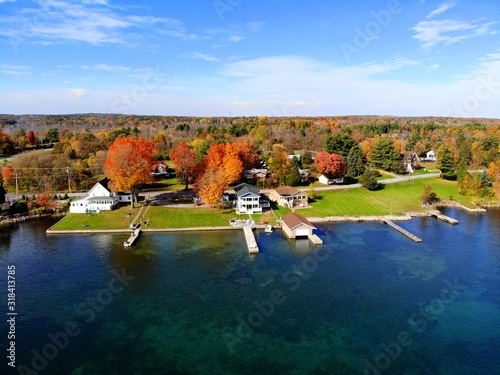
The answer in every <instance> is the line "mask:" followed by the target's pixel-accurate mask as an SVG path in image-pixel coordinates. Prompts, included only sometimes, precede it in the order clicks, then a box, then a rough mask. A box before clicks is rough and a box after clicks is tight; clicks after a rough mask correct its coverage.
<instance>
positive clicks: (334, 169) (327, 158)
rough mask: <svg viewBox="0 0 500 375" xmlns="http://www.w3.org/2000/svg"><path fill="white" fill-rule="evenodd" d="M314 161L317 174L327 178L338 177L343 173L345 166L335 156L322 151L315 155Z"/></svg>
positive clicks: (337, 156)
mask: <svg viewBox="0 0 500 375" xmlns="http://www.w3.org/2000/svg"><path fill="white" fill-rule="evenodd" d="M314 161H315V163H316V168H317V169H318V172H320V173H322V174H324V175H325V176H326V177H328V178H335V177H340V176H343V175H344V173H345V165H344V163H342V159H341V158H340V156H339V155H337V154H329V153H328V152H326V151H322V152H320V153H319V154H318V155H316V157H315V158H314Z"/></svg>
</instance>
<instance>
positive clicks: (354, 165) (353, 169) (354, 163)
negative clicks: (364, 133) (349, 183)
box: [345, 144, 365, 177]
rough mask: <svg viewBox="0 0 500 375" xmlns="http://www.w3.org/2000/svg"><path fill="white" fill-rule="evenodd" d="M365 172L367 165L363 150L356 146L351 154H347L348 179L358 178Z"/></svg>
mask: <svg viewBox="0 0 500 375" xmlns="http://www.w3.org/2000/svg"><path fill="white" fill-rule="evenodd" d="M364 171H365V165H364V163H363V152H362V151H361V148H360V147H359V146H358V145H357V144H356V145H355V146H354V147H353V148H351V151H349V154H347V160H346V173H345V175H346V177H358V176H360V175H361V174H363V172H364Z"/></svg>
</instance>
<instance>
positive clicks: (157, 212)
mask: <svg viewBox="0 0 500 375" xmlns="http://www.w3.org/2000/svg"><path fill="white" fill-rule="evenodd" d="M237 217H238V215H236V213H235V212H234V210H232V209H231V210H223V211H221V210H218V209H216V208H208V207H197V208H194V207H193V208H171V207H161V206H151V207H149V209H148V210H147V211H145V214H144V219H145V220H146V221H147V222H148V224H147V228H189V227H212V226H229V220H230V219H231V218H237ZM242 218H243V217H242ZM244 218H245V219H247V218H248V216H247V215H245V217H244Z"/></svg>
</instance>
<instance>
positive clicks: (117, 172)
mask: <svg viewBox="0 0 500 375" xmlns="http://www.w3.org/2000/svg"><path fill="white" fill-rule="evenodd" d="M155 153H156V148H155V146H154V145H153V143H151V142H150V141H147V140H145V139H144V138H140V137H119V138H116V139H115V141H114V142H113V144H112V145H111V147H110V148H109V151H108V157H107V159H106V164H105V166H104V173H105V174H106V177H107V178H109V180H110V182H111V186H112V188H113V189H115V190H121V191H129V190H130V191H131V193H132V199H131V205H132V208H133V207H134V201H135V202H136V203H137V195H138V192H139V185H141V184H146V183H150V182H153V175H152V174H151V165H152V164H153V156H154V154H155Z"/></svg>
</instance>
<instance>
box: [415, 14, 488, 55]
mask: <svg viewBox="0 0 500 375" xmlns="http://www.w3.org/2000/svg"><path fill="white" fill-rule="evenodd" d="M494 24H495V22H489V23H479V22H474V21H472V22H469V21H456V20H451V19H448V20H435V21H421V22H419V23H418V24H417V25H416V26H414V27H412V28H410V30H413V31H414V32H415V34H414V35H413V36H412V38H414V39H416V40H418V41H419V42H420V43H421V45H422V48H424V49H429V48H431V47H435V46H438V45H440V44H443V45H451V44H454V43H458V42H461V41H463V40H466V39H471V38H476V37H479V36H482V35H488V34H494V33H495V32H494V31H492V30H491V26H492V25H494Z"/></svg>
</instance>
